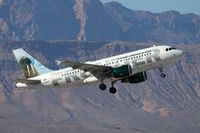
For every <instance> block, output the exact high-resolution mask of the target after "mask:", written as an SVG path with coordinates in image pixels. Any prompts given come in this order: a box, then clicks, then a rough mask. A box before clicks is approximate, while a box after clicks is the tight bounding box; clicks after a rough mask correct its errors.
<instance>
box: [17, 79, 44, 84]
mask: <svg viewBox="0 0 200 133" xmlns="http://www.w3.org/2000/svg"><path fill="white" fill-rule="evenodd" d="M14 81H15V82H20V83H25V84H32V85H37V84H40V83H41V81H40V80H29V79H16V80H14Z"/></svg>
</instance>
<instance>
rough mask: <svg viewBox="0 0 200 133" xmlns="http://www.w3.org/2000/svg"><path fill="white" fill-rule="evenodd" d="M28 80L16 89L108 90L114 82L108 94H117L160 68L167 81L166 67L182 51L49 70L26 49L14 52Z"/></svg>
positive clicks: (153, 50)
mask: <svg viewBox="0 0 200 133" xmlns="http://www.w3.org/2000/svg"><path fill="white" fill-rule="evenodd" d="M13 53H14V55H15V57H16V59H17V61H18V63H19V66H20V68H21V69H22V71H23V73H24V76H25V79H17V80H15V82H16V87H17V88H39V87H43V88H44V87H47V88H52V87H62V88H69V87H74V86H82V85H87V84H92V83H98V84H99V88H100V89H101V90H106V88H107V86H106V85H105V84H104V83H105V82H111V87H110V89H109V92H110V93H112V94H115V93H116V91H117V89H116V88H115V87H114V84H115V83H116V82H117V81H121V83H130V84H135V83H141V82H144V81H146V80H147V74H146V71H148V70H151V69H159V71H160V73H161V77H162V78H165V76H166V75H165V73H164V72H163V67H164V66H166V65H168V64H172V63H174V62H176V61H177V60H179V59H180V58H181V57H182V55H183V52H182V51H181V50H179V49H176V48H174V47H171V46H153V47H150V48H145V49H142V50H138V51H133V52H129V53H125V54H121V55H117V56H113V57H109V58H105V59H100V60H96V61H88V62H85V63H81V62H74V61H57V63H58V65H60V64H64V65H68V67H67V68H65V69H60V70H50V69H48V68H47V67H45V66H44V65H42V64H41V63H40V62H39V61H37V60H36V59H35V58H33V57H32V56H31V55H30V54H28V53H27V52H25V51H24V50H23V49H16V50H13Z"/></svg>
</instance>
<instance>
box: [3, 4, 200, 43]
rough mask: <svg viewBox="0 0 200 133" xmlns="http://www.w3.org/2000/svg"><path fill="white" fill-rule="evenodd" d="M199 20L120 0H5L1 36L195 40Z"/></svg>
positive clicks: (199, 29)
mask: <svg viewBox="0 0 200 133" xmlns="http://www.w3.org/2000/svg"><path fill="white" fill-rule="evenodd" d="M23 6H25V8H22V7H23ZM56 7H59V8H56ZM199 23H200V16H199V15H195V14H180V13H179V12H177V11H166V12H162V13H151V12H148V11H133V10H131V9H128V8H126V7H123V6H122V5H121V4H119V3H117V2H110V3H105V4H102V3H101V2H100V1H98V0H68V1H65V0H59V1H56V2H55V1H47V0H44V1H42V2H41V1H37V0H36V1H33V0H32V1H30V2H27V1H24V0H22V1H14V0H4V4H2V5H0V40H44V41H45V40H81V41H84V40H85V41H86V40H87V41H113V40H123V41H139V42H148V43H152V42H156V43H173V44H174V43H176V44H195V43H196V44H197V43H199V42H200V24H199Z"/></svg>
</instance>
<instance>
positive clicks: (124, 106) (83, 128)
mask: <svg viewBox="0 0 200 133" xmlns="http://www.w3.org/2000/svg"><path fill="white" fill-rule="evenodd" d="M150 45H151V44H148V43H134V42H121V41H115V42H103V43H97V42H82V43H80V42H76V41H46V42H44V41H20V42H16V41H14V42H6V41H1V42H0V53H1V56H0V70H1V71H0V92H1V93H0V132H3V133H10V132H12V133H18V132H20V133H25V132H30V133H32V132H33V133H35V132H42V133H51V132H52V133H53V132H65V131H68V132H91V133H92V132H101V133H102V132H105V133H112V132H119V133H120V132H127V133H128V132H130V133H145V132H148V133H155V132H162V133H168V132H170V133H180V132H193V133H198V132H199V130H200V116H199V114H200V112H199V107H200V106H199V105H200V89H199V83H200V80H199V79H200V77H199V75H200V68H199V64H200V60H199V58H198V57H199V56H200V52H199V49H200V46H199V45H179V46H178V48H180V49H182V50H183V51H184V53H185V56H184V57H183V59H182V60H181V61H180V62H177V63H176V64H173V65H170V66H168V67H166V68H164V71H165V73H167V77H166V78H165V79H162V78H161V77H160V73H159V72H158V71H157V70H154V71H149V72H148V73H147V74H148V80H147V81H146V82H144V83H141V84H133V85H131V84H122V83H120V82H118V83H117V84H116V87H117V88H118V93H117V94H116V95H111V94H109V92H108V91H105V92H102V91H100V90H99V89H98V85H94V86H87V85H86V86H82V87H79V88H72V89H66V88H63V89H54V88H52V89H43V88H38V89H36V90H28V89H16V88H15V87H14V84H13V80H14V79H16V78H23V75H22V73H21V72H20V70H19V67H18V65H17V62H16V61H15V59H14V57H13V55H12V52H11V51H12V49H15V48H19V47H23V48H24V49H25V50H26V51H28V52H29V53H31V54H32V55H33V56H35V57H36V58H38V59H39V60H40V61H41V62H43V63H44V64H45V65H46V66H48V67H49V68H51V69H59V68H58V66H57V65H56V64H55V60H56V59H68V60H74V61H81V62H83V61H88V60H95V59H100V58H104V57H108V56H112V55H116V54H120V53H124V52H129V51H132V50H137V49H141V48H145V47H149V46H150ZM51 53H54V54H51ZM63 67H64V66H63ZM107 85H108V86H109V85H110V83H108V84H107Z"/></svg>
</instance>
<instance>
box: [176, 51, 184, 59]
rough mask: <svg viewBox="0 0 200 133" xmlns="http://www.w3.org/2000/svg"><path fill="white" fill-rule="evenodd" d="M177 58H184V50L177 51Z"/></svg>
mask: <svg viewBox="0 0 200 133" xmlns="http://www.w3.org/2000/svg"><path fill="white" fill-rule="evenodd" d="M176 56H177V57H178V58H181V57H183V51H182V50H177V51H176Z"/></svg>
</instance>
